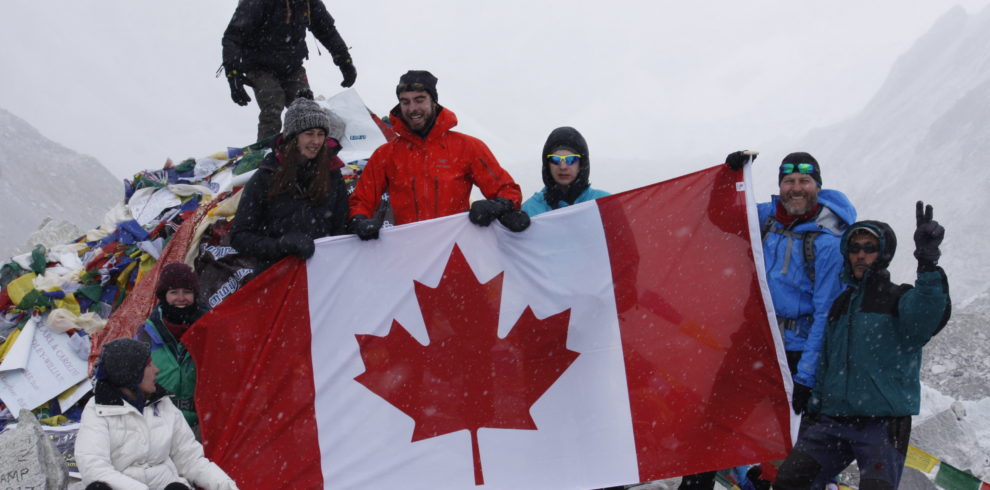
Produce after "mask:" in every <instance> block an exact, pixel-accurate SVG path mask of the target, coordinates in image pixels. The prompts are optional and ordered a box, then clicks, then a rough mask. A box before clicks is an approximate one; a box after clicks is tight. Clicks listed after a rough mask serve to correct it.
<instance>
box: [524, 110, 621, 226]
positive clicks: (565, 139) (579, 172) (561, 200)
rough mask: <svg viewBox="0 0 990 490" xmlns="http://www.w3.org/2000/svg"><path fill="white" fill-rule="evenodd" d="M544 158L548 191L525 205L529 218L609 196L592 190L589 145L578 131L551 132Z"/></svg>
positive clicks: (566, 129)
mask: <svg viewBox="0 0 990 490" xmlns="http://www.w3.org/2000/svg"><path fill="white" fill-rule="evenodd" d="M540 158H541V160H542V161H543V184H544V185H545V186H546V187H544V188H543V189H541V190H540V192H537V193H536V194H533V197H530V198H529V199H527V200H526V202H524V203H523V205H522V210H523V212H525V213H526V214H528V215H529V216H536V215H538V214H540V213H545V212H547V211H552V210H554V209H557V208H562V207H564V206H569V205H572V204H577V203H579V202H585V201H591V200H593V199H598V198H599V197H605V196H607V195H609V193H608V192H605V191H600V190H598V189H592V188H591V182H590V181H589V180H588V177H589V176H590V175H591V158H590V157H589V156H588V143H587V142H585V140H584V136H581V133H579V132H578V130H576V129H574V128H572V127H570V126H564V127H561V128H557V129H555V130H553V131H551V132H550V136H549V137H547V142H546V144H544V145H543V153H542V156H541V157H540Z"/></svg>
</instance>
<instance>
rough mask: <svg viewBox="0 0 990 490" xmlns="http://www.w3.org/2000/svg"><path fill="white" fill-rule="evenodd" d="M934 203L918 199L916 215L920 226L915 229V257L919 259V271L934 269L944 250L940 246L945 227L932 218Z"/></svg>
mask: <svg viewBox="0 0 990 490" xmlns="http://www.w3.org/2000/svg"><path fill="white" fill-rule="evenodd" d="M932 214H933V209H932V205H931V204H929V205H927V206H925V203H923V202H921V201H918V204H917V207H916V209H915V217H916V218H917V220H918V227H917V228H916V229H915V230H914V258H916V259H918V271H919V272H925V271H933V270H935V265H936V264H938V259H939V257H941V256H942V252H941V251H939V249H938V246H939V245H940V244H941V243H942V239H943V238H945V228H942V225H940V224H938V221H935V220H933V219H932Z"/></svg>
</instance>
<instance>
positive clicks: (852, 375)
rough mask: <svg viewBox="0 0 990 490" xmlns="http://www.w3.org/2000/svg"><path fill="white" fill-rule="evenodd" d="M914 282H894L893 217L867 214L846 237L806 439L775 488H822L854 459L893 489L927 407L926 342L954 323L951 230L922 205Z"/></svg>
mask: <svg viewBox="0 0 990 490" xmlns="http://www.w3.org/2000/svg"><path fill="white" fill-rule="evenodd" d="M916 215H917V228H916V230H915V232H914V242H915V251H914V256H915V257H916V258H917V260H918V278H917V280H916V281H915V284H914V286H913V287H912V286H910V285H907V284H901V285H896V284H893V283H892V282H891V281H890V274H889V273H888V272H887V266H888V265H889V264H890V261H891V259H893V257H894V251H895V249H896V248H897V238H896V237H895V235H894V232H893V230H891V228H890V226H888V225H887V224H886V223H881V222H879V221H861V222H858V223H855V224H853V225H852V226H850V227H849V229H848V230H846V232H845V233H844V234H843V236H842V242H841V250H842V255H843V257H845V263H844V267H843V270H842V280H843V282H844V283H845V284H847V285H848V287H847V289H846V290H845V291H844V292H843V293H842V294H841V295H840V296H839V297H838V299H836V300H835V303H834V304H833V305H832V309H831V311H830V313H829V323H828V330H827V333H826V337H825V342H824V346H823V349H822V352H821V360H820V364H819V368H818V383H817V384H816V385H815V388H814V392H813V394H812V397H811V402H810V404H809V407H808V416H806V417H805V418H804V420H803V421H802V427H801V431H800V435H799V436H798V442H797V444H795V446H794V450H793V451H791V454H790V455H789V456H788V457H787V460H786V461H785V462H784V464H783V465H781V467H780V472H779V473H778V475H777V481H776V483H775V484H774V488H782V489H790V488H802V489H803V488H822V487H823V486H824V485H825V484H826V483H827V481H828V479H829V478H831V477H832V476H834V475H836V474H838V473H839V472H840V471H842V470H843V469H844V468H845V467H846V466H848V465H849V464H850V463H851V462H852V461H853V460H856V462H857V463H858V466H859V471H860V486H859V488H860V489H863V490H870V489H894V488H897V487H898V484H899V482H900V477H901V471H902V469H903V468H904V461H905V457H906V455H907V449H908V441H909V440H910V437H911V416H912V415H915V414H917V413H918V410H919V408H920V406H921V382H920V372H921V349H922V347H924V345H925V344H926V343H928V341H929V340H930V339H931V338H932V337H933V336H934V335H935V334H936V333H938V332H939V331H940V330H941V329H942V327H944V326H945V324H946V322H947V321H948V319H949V315H950V312H951V302H950V299H949V284H948V280H947V278H946V276H945V272H944V271H943V270H942V269H941V268H940V267H938V265H937V263H938V259H939V257H940V255H941V252H940V251H939V245H940V244H941V242H942V238H943V237H944V235H945V230H944V229H943V228H942V226H941V225H939V224H938V222H937V221H934V220H933V219H932V207H931V206H930V205H929V206H927V207H925V206H924V205H923V203H921V202H920V201H919V202H918V205H917V211H916Z"/></svg>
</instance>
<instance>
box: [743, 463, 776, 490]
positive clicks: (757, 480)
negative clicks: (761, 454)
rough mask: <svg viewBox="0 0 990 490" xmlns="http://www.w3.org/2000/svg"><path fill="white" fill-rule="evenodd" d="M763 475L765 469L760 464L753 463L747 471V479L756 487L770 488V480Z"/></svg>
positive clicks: (768, 489) (759, 488)
mask: <svg viewBox="0 0 990 490" xmlns="http://www.w3.org/2000/svg"><path fill="white" fill-rule="evenodd" d="M767 464H771V463H767ZM762 476H763V469H762V468H760V465H753V466H751V467H750V468H749V470H747V471H746V479H747V480H749V482H750V483H752V484H753V487H754V488H756V490H770V487H771V484H770V482H768V481H766V480H764V479H763V478H761V477H762Z"/></svg>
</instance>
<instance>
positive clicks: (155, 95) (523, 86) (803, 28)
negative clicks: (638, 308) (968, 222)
mask: <svg viewBox="0 0 990 490" xmlns="http://www.w3.org/2000/svg"><path fill="white" fill-rule="evenodd" d="M988 1H990V0H967V1H962V2H960V1H952V0H949V1H946V0H929V1H924V2H921V1H918V2H905V1H903V0H876V1H870V2H863V1H851V0H837V1H832V2H795V1H793V0H760V1H748V2H730V1H719V2H716V1H702V2H683V1H677V2H675V1H649V2H647V1H623V0H619V1H615V2H600V1H596V2H591V1H583V0H567V1H564V0H560V1H556V0H555V1H539V0H528V1H522V0H503V1H499V2H491V1H489V2H480V1H464V0H439V1H432V2H425V3H419V4H410V3H408V2H396V1H390V0H389V1H387V0H379V1H352V2H335V1H327V2H326V4H327V7H328V9H329V10H330V12H331V13H332V14H333V15H334V17H335V18H336V19H337V25H338V28H339V29H340V31H341V33H342V35H343V37H344V39H345V40H346V41H347V43H348V44H349V45H350V46H352V56H353V58H354V60H355V64H356V66H357V68H358V81H357V84H356V85H355V88H356V89H357V90H358V92H359V93H360V94H361V95H362V97H363V98H364V100H365V102H366V103H367V104H368V106H369V107H370V108H371V109H372V110H373V111H375V112H376V113H379V114H384V113H385V112H387V111H388V110H389V109H390V108H391V107H392V106H393V105H394V103H395V97H394V87H395V83H396V81H397V79H398V76H399V75H400V74H401V73H403V72H404V71H406V70H407V69H410V68H415V69H428V70H431V71H432V72H433V73H434V74H436V75H437V76H438V77H439V79H440V82H439V94H440V102H441V104H443V105H445V106H446V107H448V108H450V109H452V110H453V111H454V112H455V113H456V114H457V115H458V118H459V119H460V121H461V124H460V126H459V128H460V129H461V130H463V131H465V132H467V133H469V134H473V135H476V136H479V137H481V138H483V139H484V140H485V141H486V142H487V143H489V145H490V146H491V147H492V149H493V151H494V152H495V154H496V156H497V157H499V159H500V160H501V161H502V162H503V164H504V165H505V166H506V167H507V168H508V169H509V170H510V172H512V173H513V174H514V175H517V176H518V177H517V178H518V179H519V180H520V181H521V182H522V183H523V188H524V192H525V193H526V194H529V193H531V192H533V191H536V190H538V189H537V188H534V187H535V186H538V185H539V177H538V175H537V174H538V172H537V171H536V166H537V165H538V163H537V160H536V159H537V154H538V153H537V152H539V151H540V149H541V148H542V145H543V141H544V140H545V138H546V135H547V134H548V133H549V132H550V130H551V129H553V128H554V127H557V126H561V125H572V126H575V127H577V128H578V129H579V130H581V132H582V133H584V134H585V136H586V138H587V139H588V142H589V145H590V148H591V153H592V154H593V156H594V157H595V158H594V161H595V162H596V170H595V172H596V173H597V172H603V171H609V172H611V171H613V170H615V169H609V168H608V167H607V161H608V160H609V159H621V160H632V159H636V160H647V161H648V160H654V161H665V162H669V161H671V160H672V159H680V161H681V162H683V165H681V168H669V169H667V171H664V172H660V173H657V174H654V175H635V174H634V173H633V174H630V175H629V182H628V184H627V185H625V186H624V187H623V188H624V189H628V188H632V187H636V186H638V185H642V184H644V183H648V181H647V182H644V180H643V179H653V178H656V177H670V176H673V175H677V174H678V173H682V172H683V171H686V170H690V169H697V168H701V167H702V166H704V165H706V164H710V163H714V161H717V160H714V161H711V162H706V161H705V160H706V159H720V158H721V157H722V156H724V154H725V153H727V152H728V151H730V150H732V149H735V148H737V147H741V146H749V147H752V146H757V145H773V144H774V142H778V141H787V140H789V139H791V138H795V137H798V136H800V135H801V134H803V133H804V132H805V131H806V130H808V129H810V128H813V127H817V126H821V125H825V124H830V123H834V122H838V121H839V120H841V119H842V118H844V117H847V116H849V115H851V114H853V113H855V111H857V110H858V109H859V108H860V107H861V106H862V105H863V104H864V103H865V102H866V101H867V100H868V99H869V97H870V96H871V95H872V94H873V93H874V92H875V90H876V89H877V88H878V87H879V86H880V84H881V83H882V81H883V79H884V77H885V76H886V74H887V71H888V70H889V69H890V66H891V65H892V63H893V62H894V60H895V59H896V57H897V56H898V55H900V54H901V53H902V52H904V51H905V50H907V49H908V48H909V47H910V46H911V44H912V43H913V42H914V40H915V39H917V38H918V37H919V36H921V35H922V34H924V33H925V32H926V31H927V30H928V28H929V27H930V26H931V25H932V24H933V23H934V22H935V21H936V19H938V18H939V17H940V16H941V15H942V14H944V13H945V12H946V11H947V10H948V9H949V8H951V7H952V6H953V5H956V4H959V5H962V6H963V7H964V8H966V9H967V10H968V11H969V12H975V11H978V10H980V9H983V8H985V7H986V4H987V3H988ZM235 4H236V2H235V1H233V0H222V1H221V0H209V1H202V0H175V1H171V2H146V1H133V0H101V1H95V0H71V1H70V0H56V1H52V2H45V3H43V4H39V3H38V2H37V1H35V0H12V1H11V0H7V1H5V2H4V15H3V17H2V18H0V45H2V46H3V49H2V51H0V66H2V67H3V73H2V74H0V107H4V108H6V109H8V110H10V111H11V112H13V113H15V114H17V115H18V116H20V117H22V118H24V119H26V120H27V121H28V122H30V123H31V124H33V125H34V126H35V127H37V128H38V129H39V130H40V131H41V132H42V133H44V134H45V135H47V136H48V137H50V138H52V139H54V140H56V141H58V142H60V143H62V144H64V145H66V146H68V147H70V148H72V149H75V150H77V151H80V152H83V153H87V154H90V155H93V156H95V157H96V158H98V159H99V160H100V161H101V162H102V163H103V164H104V165H106V166H107V167H108V168H109V169H110V170H111V171H112V172H113V173H114V174H115V175H117V176H119V177H121V178H123V177H128V176H130V175H131V174H133V173H134V172H136V171H139V170H142V169H147V168H160V167H161V166H162V165H163V163H164V162H165V159H166V158H167V157H171V158H172V159H174V160H176V161H178V160H181V159H183V158H186V157H191V156H192V157H196V156H204V155H207V154H210V153H213V152H215V151H218V150H221V149H223V148H224V147H226V146H244V145H247V144H249V143H251V142H253V136H254V134H255V125H256V117H257V108H256V106H255V105H254V103H253V102H252V104H251V105H250V106H249V107H247V108H241V107H238V106H236V105H234V104H233V103H232V102H231V101H230V98H229V93H228V89H227V84H226V83H225V81H224V80H223V79H218V78H214V72H215V71H216V69H217V68H218V67H219V65H220V38H221V36H222V34H223V30H224V28H225V27H226V24H227V22H228V20H229V19H230V15H231V13H232V12H233V9H234V6H235ZM315 46H316V43H315V40H314V39H313V38H312V37H310V60H309V61H307V63H306V67H307V70H309V74H310V79H311V82H312V85H313V87H314V92H316V93H317V94H323V95H328V96H329V95H333V94H334V93H336V92H337V91H338V90H340V87H339V83H340V74H339V72H338V71H337V70H336V68H335V67H334V66H333V65H332V63H331V60H330V56H329V55H328V54H327V53H326V50H325V49H323V48H322V47H321V48H320V50H321V51H322V53H323V54H322V56H320V55H318V54H317V52H316V49H315ZM620 171H621V170H620ZM610 190H622V189H610Z"/></svg>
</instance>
